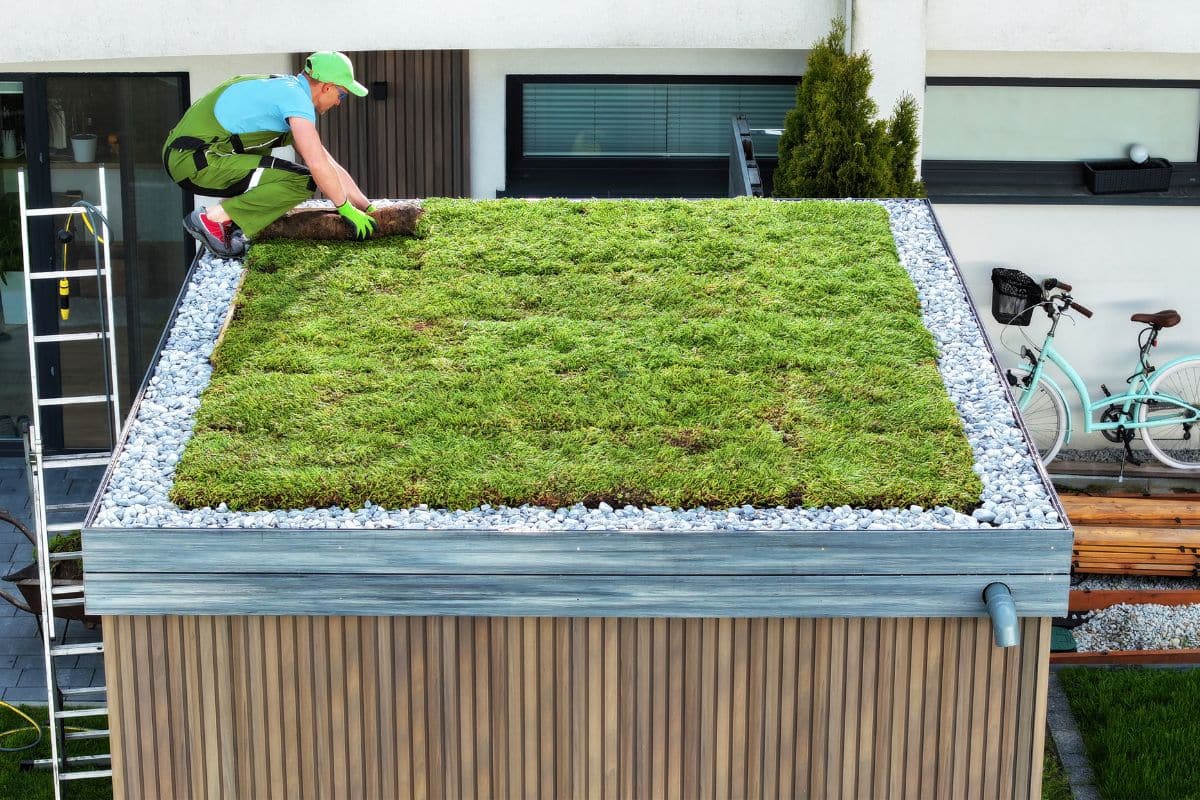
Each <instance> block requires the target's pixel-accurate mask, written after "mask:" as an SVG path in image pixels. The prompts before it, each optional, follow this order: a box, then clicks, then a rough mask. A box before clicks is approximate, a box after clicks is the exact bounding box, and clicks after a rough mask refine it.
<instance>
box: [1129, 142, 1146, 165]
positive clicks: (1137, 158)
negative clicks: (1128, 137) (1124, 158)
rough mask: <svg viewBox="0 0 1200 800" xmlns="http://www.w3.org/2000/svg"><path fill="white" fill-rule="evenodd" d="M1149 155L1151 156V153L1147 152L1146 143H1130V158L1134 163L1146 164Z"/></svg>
mask: <svg viewBox="0 0 1200 800" xmlns="http://www.w3.org/2000/svg"><path fill="white" fill-rule="evenodd" d="M1149 157H1150V154H1149V153H1148V152H1146V146H1145V145H1142V144H1138V143H1137V142H1134V143H1133V144H1131V145H1129V160H1130V161H1132V162H1133V163H1135V164H1145V163H1146V159H1147V158H1149Z"/></svg>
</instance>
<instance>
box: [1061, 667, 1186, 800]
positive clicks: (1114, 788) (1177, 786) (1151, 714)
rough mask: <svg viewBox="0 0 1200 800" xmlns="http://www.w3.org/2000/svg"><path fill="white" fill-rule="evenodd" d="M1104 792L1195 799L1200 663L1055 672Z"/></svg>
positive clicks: (1140, 799) (1143, 798)
mask: <svg viewBox="0 0 1200 800" xmlns="http://www.w3.org/2000/svg"><path fill="white" fill-rule="evenodd" d="M1058 678H1059V680H1060V681H1061V682H1062V686H1063V690H1064V691H1065V692H1066V694H1067V698H1068V699H1069V700H1070V702H1071V712H1072V713H1073V714H1074V716H1075V721H1076V723H1077V724H1078V725H1079V732H1080V734H1082V736H1083V742H1084V745H1085V747H1086V748H1087V755H1088V761H1089V762H1090V763H1091V765H1092V769H1093V771H1094V772H1095V774H1096V788H1097V789H1099V791H1100V795H1101V796H1102V797H1105V798H1114V799H1115V798H1137V800H1198V799H1200V784H1198V783H1197V781H1196V765H1197V764H1198V763H1200V723H1198V722H1197V714H1198V713H1200V671H1198V670H1168V669H1144V668H1126V669H1088V668H1081V667H1076V668H1073V669H1063V670H1060V671H1059V673H1058Z"/></svg>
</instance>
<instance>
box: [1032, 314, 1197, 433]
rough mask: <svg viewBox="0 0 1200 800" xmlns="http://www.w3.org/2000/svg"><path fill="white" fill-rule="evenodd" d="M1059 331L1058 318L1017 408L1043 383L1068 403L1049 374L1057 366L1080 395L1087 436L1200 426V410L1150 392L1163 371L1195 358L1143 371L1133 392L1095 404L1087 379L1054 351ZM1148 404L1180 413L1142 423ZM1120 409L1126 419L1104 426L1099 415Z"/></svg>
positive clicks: (1132, 384)
mask: <svg viewBox="0 0 1200 800" xmlns="http://www.w3.org/2000/svg"><path fill="white" fill-rule="evenodd" d="M1057 327H1058V318H1057V315H1056V317H1055V320H1054V322H1053V323H1052V325H1051V326H1050V331H1049V332H1048V333H1047V334H1046V339H1045V341H1043V342H1042V347H1041V352H1040V353H1039V354H1038V357H1037V362H1036V364H1034V367H1033V372H1032V374H1031V376H1030V380H1029V386H1027V387H1026V388H1025V391H1023V392H1022V393H1021V397H1020V399H1019V400H1018V401H1017V408H1018V409H1020V410H1021V411H1024V410H1025V409H1026V408H1027V407H1028V405H1029V402H1030V401H1031V400H1032V399H1033V396H1034V393H1035V391H1036V390H1037V387H1038V384H1039V383H1041V382H1042V381H1045V382H1046V383H1048V384H1050V386H1051V388H1052V389H1054V390H1055V391H1057V392H1058V393H1059V395H1060V396H1062V397H1063V398H1064V399H1065V397H1066V394H1065V393H1064V392H1063V391H1062V389H1061V388H1059V386H1058V384H1057V383H1055V382H1054V380H1052V379H1051V378H1050V377H1049V376H1048V375H1046V374H1045V366H1046V362H1047V361H1048V362H1050V363H1051V364H1054V366H1056V367H1058V368H1059V369H1060V370H1061V371H1062V373H1063V374H1064V375H1066V376H1067V379H1068V380H1069V381H1070V382H1071V386H1072V387H1074V389H1075V392H1076V394H1078V395H1079V401H1080V405H1081V406H1082V407H1083V410H1084V419H1083V430H1084V432H1085V433H1091V432H1093V431H1111V430H1116V429H1118V428H1124V429H1125V430H1136V429H1139V428H1153V427H1158V426H1161V425H1174V424H1178V423H1181V422H1185V423H1186V422H1198V423H1200V408H1196V407H1195V406H1192V405H1190V404H1188V403H1186V402H1184V401H1183V400H1181V399H1179V398H1177V397H1170V396H1169V395H1160V394H1157V393H1155V392H1152V391H1150V383H1151V381H1153V379H1154V377H1155V376H1156V375H1157V374H1158V373H1159V372H1161V371H1164V370H1166V369H1168V368H1170V367H1172V366H1174V365H1175V364H1178V363H1179V362H1181V361H1187V360H1190V359H1192V358H1194V356H1183V357H1181V358H1177V359H1174V360H1173V361H1170V362H1168V363H1167V364H1164V365H1163V366H1162V367H1160V368H1157V369H1155V370H1153V371H1149V372H1148V371H1146V370H1140V371H1139V372H1138V374H1137V375H1135V376H1134V377H1133V378H1132V379H1130V381H1129V391H1126V392H1124V393H1122V394H1117V395H1111V396H1108V395H1106V396H1105V397H1102V398H1100V399H1099V400H1096V401H1095V402H1093V401H1092V397H1091V394H1089V393H1088V390H1087V386H1086V385H1085V384H1084V382H1083V378H1082V377H1080V375H1079V373H1078V372H1077V371H1076V370H1075V368H1074V367H1073V366H1071V363H1070V362H1069V361H1067V359H1066V357H1065V356H1063V355H1062V354H1061V353H1059V352H1058V350H1057V349H1056V348H1055V347H1054V331H1055V328H1057ZM1145 402H1160V403H1164V404H1166V405H1170V406H1174V407H1175V408H1178V409H1179V411H1180V413H1179V414H1178V415H1172V416H1169V417H1156V418H1155V419H1152V420H1147V421H1146V422H1141V421H1139V420H1138V419H1137V418H1136V406H1137V405H1138V404H1140V403H1145ZM1114 405H1115V406H1118V407H1119V408H1120V410H1121V412H1122V419H1121V420H1117V421H1113V422H1103V421H1099V420H1097V419H1096V415H1097V414H1098V413H1102V412H1103V411H1104V410H1105V409H1107V408H1109V407H1111V406H1114ZM1066 414H1067V420H1066V432H1065V433H1066V435H1065V437H1064V442H1069V441H1070V440H1071V432H1072V430H1073V429H1074V424H1073V422H1072V420H1071V407H1070V405H1067V406H1066Z"/></svg>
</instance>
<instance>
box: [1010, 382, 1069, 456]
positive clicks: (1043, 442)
mask: <svg viewBox="0 0 1200 800" xmlns="http://www.w3.org/2000/svg"><path fill="white" fill-rule="evenodd" d="M1014 373H1015V374H1016V376H1017V379H1018V385H1017V386H1011V387H1009V391H1011V392H1012V396H1013V402H1014V403H1019V402H1020V401H1021V395H1022V394H1024V392H1025V377H1026V375H1028V373H1021V372H1016V371H1015V370H1014ZM1020 413H1021V420H1022V421H1023V422H1024V423H1025V430H1027V431H1029V438H1031V439H1032V440H1033V446H1034V447H1035V448H1037V451H1038V456H1039V457H1040V458H1041V460H1042V463H1043V464H1049V463H1050V462H1051V461H1053V460H1054V457H1055V456H1057V455H1058V451H1059V449H1060V448H1062V445H1063V440H1064V439H1066V437H1067V404H1066V401H1065V400H1063V397H1062V395H1061V394H1059V393H1058V390H1057V389H1054V388H1052V387H1051V386H1050V384H1048V383H1046V382H1045V381H1039V382H1038V385H1037V389H1035V390H1034V392H1033V397H1031V398H1030V399H1029V405H1027V406H1025V408H1024V409H1022V410H1021V412H1020Z"/></svg>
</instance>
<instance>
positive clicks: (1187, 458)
mask: <svg viewBox="0 0 1200 800" xmlns="http://www.w3.org/2000/svg"><path fill="white" fill-rule="evenodd" d="M1150 391H1151V392H1154V393H1155V394H1161V395H1165V396H1167V397H1174V398H1178V399H1179V400H1182V401H1183V402H1185V403H1187V404H1188V405H1191V406H1193V407H1197V408H1200V358H1190V359H1188V360H1187V361H1181V362H1180V363H1178V364H1176V365H1175V366H1173V367H1168V368H1167V369H1165V370H1163V371H1162V372H1161V373H1159V375H1158V377H1156V378H1155V379H1154V381H1153V382H1152V383H1151V384H1150ZM1186 416H1187V412H1185V411H1184V410H1183V409H1181V408H1179V407H1178V406H1174V405H1171V404H1170V403H1142V404H1141V407H1140V408H1139V409H1138V420H1139V421H1140V422H1143V423H1145V422H1153V421H1154V420H1156V419H1157V420H1169V419H1173V418H1177V419H1179V420H1180V421H1179V422H1173V423H1172V422H1166V423H1164V424H1162V425H1155V426H1154V427H1151V428H1142V438H1143V439H1145V441H1146V448H1147V449H1148V450H1149V451H1150V452H1151V453H1153V454H1154V457H1155V458H1157V459H1158V460H1159V461H1161V462H1162V463H1164V464H1166V465H1167V466H1168V467H1174V468H1175V469H1200V421H1196V422H1186V421H1183V420H1184V419H1185V418H1186Z"/></svg>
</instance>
